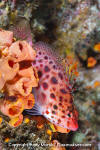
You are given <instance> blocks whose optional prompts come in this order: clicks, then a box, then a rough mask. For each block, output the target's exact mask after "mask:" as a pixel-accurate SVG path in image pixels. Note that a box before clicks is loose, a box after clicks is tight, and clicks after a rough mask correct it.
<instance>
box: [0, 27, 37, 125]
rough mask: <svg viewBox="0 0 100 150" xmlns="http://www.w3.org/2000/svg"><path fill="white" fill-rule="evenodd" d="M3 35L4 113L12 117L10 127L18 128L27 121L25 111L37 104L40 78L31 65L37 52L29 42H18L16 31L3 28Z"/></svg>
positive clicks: (0, 67)
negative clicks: (35, 95) (14, 33)
mask: <svg viewBox="0 0 100 150" xmlns="http://www.w3.org/2000/svg"><path fill="white" fill-rule="evenodd" d="M0 34H1V36H0V39H1V40H0V46H1V52H2V55H1V58H0V90H3V93H4V95H5V96H4V97H1V101H0V111H1V112H2V113H3V114H4V115H6V116H8V117H9V118H11V120H10V122H9V125H11V126H14V127H16V126H18V125H19V124H21V122H22V120H23V115H22V112H23V110H24V109H31V108H32V107H33V105H34V96H33V95H32V94H31V91H32V87H36V86H38V75H37V72H36V69H35V68H33V67H32V65H31V62H32V61H34V59H35V56H36V53H35V51H34V50H33V48H32V47H31V46H30V45H29V44H28V43H27V42H26V41H16V42H14V41H13V32H11V31H5V30H2V29H1V30H0ZM6 36H7V37H6ZM4 37H5V40H4ZM6 48H7V49H8V51H7V53H6V55H5V54H4V53H3V52H4V50H5V49H6Z"/></svg>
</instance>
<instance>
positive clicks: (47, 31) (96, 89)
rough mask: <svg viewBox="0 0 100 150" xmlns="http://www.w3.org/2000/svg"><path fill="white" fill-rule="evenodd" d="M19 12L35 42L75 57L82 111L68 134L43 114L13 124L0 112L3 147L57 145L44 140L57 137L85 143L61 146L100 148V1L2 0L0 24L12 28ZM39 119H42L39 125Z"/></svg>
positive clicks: (73, 149) (77, 97)
mask: <svg viewBox="0 0 100 150" xmlns="http://www.w3.org/2000/svg"><path fill="white" fill-rule="evenodd" d="M20 17H24V18H25V19H26V20H27V21H28V23H29V24H30V27H31V34H32V40H33V43H34V42H37V41H44V42H47V43H49V44H50V45H51V46H52V47H54V48H55V49H56V50H55V51H56V53H60V55H61V56H62V58H63V59H64V58H66V57H71V59H72V60H76V61H77V62H78V73H79V76H78V77H76V82H75V85H74V86H75V91H73V95H74V99H75V100H74V103H75V105H76V107H77V109H78V112H79V129H78V130H77V131H75V132H72V131H70V132H69V133H59V132H54V128H53V127H52V126H51V125H50V124H49V123H48V122H46V121H43V120H44V119H40V118H38V119H36V118H35V119H33V118H34V117H33V118H32V117H30V116H28V119H29V120H27V119H26V121H23V123H22V124H21V125H20V126H18V127H16V128H12V127H10V126H9V125H8V124H7V122H6V121H7V119H8V118H6V117H5V116H3V115H2V114H1V115H0V116H1V118H0V122H1V124H0V143H1V144H0V148H1V149H12V150H13V149H23V150H24V149H36V150H38V149H40V150H42V149H45V150H46V149H57V147H56V146H55V147H53V146H46V145H44V146H43V145H41V143H46V144H51V143H52V141H54V140H57V141H58V142H60V143H62V144H73V143H75V144H83V146H82V145H81V146H78V147H77V146H65V148H64V147H60V148H59V149H69V150H81V149H84V150H99V149H100V76H99V74H100V47H99V44H100V1H99V0H59V1H57V0H16V1H14V0H2V1H1V2H0V28H3V29H6V30H7V29H9V28H10V27H11V26H12V25H15V22H16V19H18V18H20ZM97 44H98V45H97ZM96 46H98V48H96ZM24 117H26V116H24ZM2 118H4V120H3V121H1V120H2ZM39 120H40V122H41V123H40V124H39V125H38V126H37V122H38V121H39ZM16 144H17V146H18V147H17V146H16ZM18 144H19V145H18ZM20 144H21V145H20ZM22 144H24V146H23V145H22ZM25 144H28V145H25ZM32 144H33V145H32ZM35 144H36V145H35ZM84 144H90V145H88V146H86V145H84ZM38 145H39V146H38Z"/></svg>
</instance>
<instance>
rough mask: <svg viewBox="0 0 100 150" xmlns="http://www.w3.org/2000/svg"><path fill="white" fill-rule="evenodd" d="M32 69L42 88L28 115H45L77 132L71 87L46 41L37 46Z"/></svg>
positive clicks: (36, 94) (37, 90) (36, 90)
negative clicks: (36, 74) (34, 68)
mask: <svg viewBox="0 0 100 150" xmlns="http://www.w3.org/2000/svg"><path fill="white" fill-rule="evenodd" d="M34 48H35V50H36V51H37V55H36V61H34V62H33V67H36V69H37V70H38V76H39V86H38V87H37V88H35V89H34V94H35V103H36V104H35V107H33V109H32V110H27V111H28V114H30V115H34V113H35V114H37V115H38V114H42V115H43V116H44V117H46V118H47V119H48V120H49V121H50V122H52V123H53V124H55V125H58V126H61V127H64V128H67V129H70V130H73V131H75V130H77V129H78V123H77V119H78V113H77V111H76V109H75V107H74V105H73V96H72V95H71V86H70V84H69V80H68V78H67V76H66V73H65V72H64V69H63V67H62V66H61V65H60V63H59V62H58V60H57V57H56V56H55V55H54V53H53V51H52V49H51V48H50V47H49V46H48V45H47V44H45V43H43V42H38V43H36V44H35V47H34Z"/></svg>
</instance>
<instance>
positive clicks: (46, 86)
mask: <svg viewBox="0 0 100 150" xmlns="http://www.w3.org/2000/svg"><path fill="white" fill-rule="evenodd" d="M42 86H43V88H44V90H46V89H47V88H48V84H47V83H46V82H44V83H43V84H42Z"/></svg>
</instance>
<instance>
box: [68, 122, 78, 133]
mask: <svg viewBox="0 0 100 150" xmlns="http://www.w3.org/2000/svg"><path fill="white" fill-rule="evenodd" d="M68 129H69V130H71V131H76V130H78V121H77V120H75V119H72V120H71V121H70V122H69V125H68Z"/></svg>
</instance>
